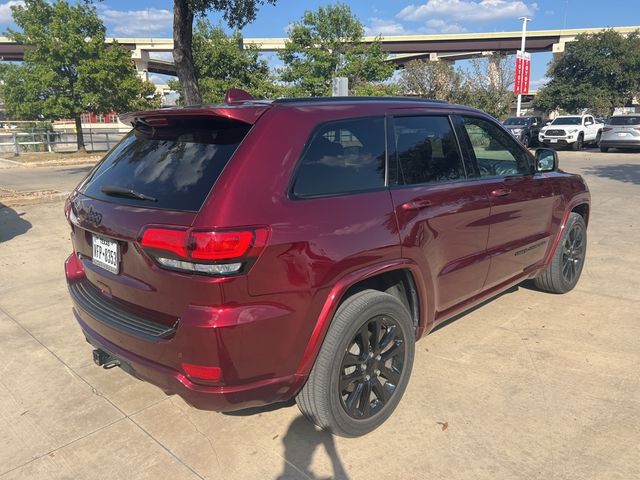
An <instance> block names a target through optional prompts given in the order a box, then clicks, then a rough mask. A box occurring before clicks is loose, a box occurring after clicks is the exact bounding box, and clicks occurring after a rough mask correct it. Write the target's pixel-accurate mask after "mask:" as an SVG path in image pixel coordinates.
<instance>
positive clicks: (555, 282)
mask: <svg viewBox="0 0 640 480" xmlns="http://www.w3.org/2000/svg"><path fill="white" fill-rule="evenodd" d="M578 243H579V245H578ZM586 252H587V226H586V224H585V223H584V219H583V218H582V216H581V215H580V214H578V213H573V212H572V213H571V214H569V219H568V220H567V224H566V225H565V228H564V233H563V234H562V238H561V239H560V243H559V244H558V247H557V248H556V251H555V253H554V255H553V258H552V259H551V263H550V264H549V266H548V267H547V269H546V270H545V271H544V272H542V273H541V274H540V275H538V276H537V277H536V278H535V279H534V281H533V282H534V284H535V286H536V287H537V288H539V289H540V290H544V291H545V292H551V293H567V292H568V291H570V290H572V289H573V287H575V286H576V284H577V283H578V280H579V279H580V274H581V273H582V267H583V266H584V261H585V255H586ZM571 264H573V266H572V265H571Z"/></svg>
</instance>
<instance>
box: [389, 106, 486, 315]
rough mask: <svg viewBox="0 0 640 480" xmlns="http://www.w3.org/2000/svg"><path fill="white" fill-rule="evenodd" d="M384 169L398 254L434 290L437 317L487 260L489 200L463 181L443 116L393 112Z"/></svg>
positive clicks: (473, 283) (466, 290)
mask: <svg viewBox="0 0 640 480" xmlns="http://www.w3.org/2000/svg"><path fill="white" fill-rule="evenodd" d="M390 123H391V124H392V125H391V127H390V128H389V130H388V131H389V147H388V149H389V167H390V168H389V169H390V182H389V184H390V186H391V197H392V200H393V205H394V209H395V212H396V217H397V219H398V226H399V231H400V241H401V245H402V256H403V257H406V258H410V259H412V260H413V261H414V262H416V263H417V264H418V265H419V266H420V268H421V269H422V271H423V272H425V277H428V279H429V280H430V283H431V288H432V290H433V292H434V301H435V305H434V307H435V310H436V318H437V317H438V314H442V312H445V311H446V310H448V309H450V308H452V307H454V306H455V305H457V304H460V303H462V302H464V301H465V300H467V299H469V298H470V297H472V296H473V295H474V294H476V293H478V292H479V291H480V289H481V288H482V285H483V283H484V280H485V277H486V275H487V271H488V268H489V261H488V259H487V258H486V245H487V239H488V235H489V226H488V223H487V217H488V216H489V211H490V204H489V198H488V196H487V194H486V191H485V189H484V187H483V186H482V185H481V184H479V183H478V182H477V181H473V180H469V179H468V178H467V175H466V170H465V165H464V164H463V161H462V156H461V153H460V150H459V146H458V143H457V139H456V136H455V134H454V132H453V128H452V125H451V121H450V118H449V117H448V116H447V115H419V114H415V113H410V114H407V115H394V117H393V118H392V119H391V121H390Z"/></svg>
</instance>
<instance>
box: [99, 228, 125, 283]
mask: <svg viewBox="0 0 640 480" xmlns="http://www.w3.org/2000/svg"><path fill="white" fill-rule="evenodd" d="M93 264H94V265H97V266H98V267H100V268H104V269H105V270H108V271H109V272H111V273H115V274H116V275H117V274H118V273H119V272H120V247H119V245H118V242H115V241H113V240H109V239H108V238H104V237H99V236H98V235H94V236H93Z"/></svg>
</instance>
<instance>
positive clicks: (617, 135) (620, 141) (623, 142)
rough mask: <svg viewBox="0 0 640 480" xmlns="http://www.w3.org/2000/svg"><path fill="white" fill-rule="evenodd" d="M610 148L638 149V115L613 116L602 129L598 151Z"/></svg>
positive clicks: (639, 120)
mask: <svg viewBox="0 0 640 480" xmlns="http://www.w3.org/2000/svg"><path fill="white" fill-rule="evenodd" d="M610 148H640V114H637V113H636V114H627V115H615V116H613V117H611V118H609V121H608V122H607V124H606V125H605V126H604V128H603V129H602V137H600V151H601V152H607V151H609V149H610Z"/></svg>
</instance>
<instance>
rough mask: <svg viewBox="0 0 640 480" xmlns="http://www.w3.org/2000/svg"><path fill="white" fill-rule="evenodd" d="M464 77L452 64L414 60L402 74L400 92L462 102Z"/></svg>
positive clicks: (440, 61) (441, 61)
mask: <svg viewBox="0 0 640 480" xmlns="http://www.w3.org/2000/svg"><path fill="white" fill-rule="evenodd" d="M462 80H463V75H462V73H460V71H458V70H457V69H456V68H455V67H454V66H453V64H452V63H450V62H446V61H443V60H439V61H436V62H430V61H425V60H414V61H411V62H409V63H407V64H406V65H405V67H404V69H403V70H402V71H401V73H400V81H399V84H400V91H401V92H402V93H403V94H405V95H418V96H420V97H425V98H433V99H436V100H446V101H447V102H461V101H462V96H463V95H462Z"/></svg>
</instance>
